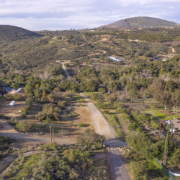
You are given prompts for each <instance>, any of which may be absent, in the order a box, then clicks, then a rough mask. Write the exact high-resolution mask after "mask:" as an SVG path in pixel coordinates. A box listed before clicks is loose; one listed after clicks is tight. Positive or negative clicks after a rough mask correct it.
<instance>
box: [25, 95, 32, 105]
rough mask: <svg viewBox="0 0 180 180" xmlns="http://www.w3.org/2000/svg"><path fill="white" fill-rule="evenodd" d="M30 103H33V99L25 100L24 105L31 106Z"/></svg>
mask: <svg viewBox="0 0 180 180" xmlns="http://www.w3.org/2000/svg"><path fill="white" fill-rule="evenodd" d="M32 103H33V98H32V97H28V98H26V105H28V106H31V105H32Z"/></svg>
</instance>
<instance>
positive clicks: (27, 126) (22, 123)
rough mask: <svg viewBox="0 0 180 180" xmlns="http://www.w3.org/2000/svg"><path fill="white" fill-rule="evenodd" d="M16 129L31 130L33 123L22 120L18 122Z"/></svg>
mask: <svg viewBox="0 0 180 180" xmlns="http://www.w3.org/2000/svg"><path fill="white" fill-rule="evenodd" d="M16 129H18V130H19V131H22V132H30V131H31V129H32V125H31V124H30V123H28V122H26V121H20V122H19V123H17V124H16Z"/></svg>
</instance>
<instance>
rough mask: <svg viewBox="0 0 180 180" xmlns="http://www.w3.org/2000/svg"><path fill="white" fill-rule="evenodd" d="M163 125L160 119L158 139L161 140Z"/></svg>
mask: <svg viewBox="0 0 180 180" xmlns="http://www.w3.org/2000/svg"><path fill="white" fill-rule="evenodd" d="M161 125H162V121H161V119H160V124H159V139H158V141H160V136H161Z"/></svg>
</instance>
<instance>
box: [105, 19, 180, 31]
mask: <svg viewBox="0 0 180 180" xmlns="http://www.w3.org/2000/svg"><path fill="white" fill-rule="evenodd" d="M161 26H172V27H174V26H177V24H176V23H174V22H170V21H166V20H162V19H158V18H152V17H133V18H127V19H123V20H120V21H117V22H114V23H111V24H109V25H106V26H105V27H112V28H135V27H136V28H137V27H145V28H147V27H161Z"/></svg>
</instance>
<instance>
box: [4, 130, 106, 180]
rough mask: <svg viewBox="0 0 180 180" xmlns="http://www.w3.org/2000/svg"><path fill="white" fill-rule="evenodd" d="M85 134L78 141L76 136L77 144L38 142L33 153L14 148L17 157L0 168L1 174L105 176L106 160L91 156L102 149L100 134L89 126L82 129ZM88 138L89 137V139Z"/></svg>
mask: <svg viewBox="0 0 180 180" xmlns="http://www.w3.org/2000/svg"><path fill="white" fill-rule="evenodd" d="M86 137H87V139H86V140H85V141H86V142H85V141H83V142H82V141H81V140H80V138H81V137H79V140H78V143H79V144H80V145H79V146H78V145H76V146H66V145H62V146H59V145H57V144H56V143H51V144H46V145H41V146H40V147H38V148H37V151H34V152H35V154H33V155H28V156H26V155H25V154H23V152H17V153H16V152H14V153H15V154H19V155H20V156H21V158H17V159H16V160H15V161H14V162H13V163H12V164H11V165H10V167H9V168H8V169H7V170H6V171H5V172H3V175H2V176H3V178H5V179H11V180H13V179H26V178H28V179H53V180H56V179H62V180H64V179H109V174H108V169H107V166H106V161H105V160H103V159H101V158H94V156H96V155H97V154H98V151H99V153H103V149H101V148H102V141H103V137H101V136H99V135H98V134H96V133H94V132H93V131H91V130H88V131H87V132H86ZM92 138H93V139H94V140H93V141H91V140H90V139H92ZM88 139H89V140H88ZM97 144H99V145H97ZM82 145H83V146H82ZM86 145H87V146H86ZM35 150H36V149H35Z"/></svg>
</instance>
